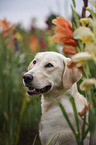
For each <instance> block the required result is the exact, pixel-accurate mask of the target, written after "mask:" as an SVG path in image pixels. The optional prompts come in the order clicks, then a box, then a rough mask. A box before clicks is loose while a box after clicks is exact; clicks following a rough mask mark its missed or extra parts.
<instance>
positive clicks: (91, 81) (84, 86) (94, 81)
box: [80, 78, 96, 91]
mask: <svg viewBox="0 0 96 145" xmlns="http://www.w3.org/2000/svg"><path fill="white" fill-rule="evenodd" d="M92 85H95V87H96V79H95V78H92V79H86V80H84V81H83V82H82V83H81V84H80V90H82V91H86V90H87V89H88V87H90V86H92Z"/></svg>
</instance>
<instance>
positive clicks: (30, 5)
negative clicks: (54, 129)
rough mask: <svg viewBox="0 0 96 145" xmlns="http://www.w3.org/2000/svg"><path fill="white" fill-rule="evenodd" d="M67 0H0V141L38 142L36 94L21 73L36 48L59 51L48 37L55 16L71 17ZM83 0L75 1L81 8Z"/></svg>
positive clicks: (1, 144)
mask: <svg viewBox="0 0 96 145" xmlns="http://www.w3.org/2000/svg"><path fill="white" fill-rule="evenodd" d="M71 4H72V1H71V0H35V1H34V0H26V1H24V0H0V145H34V144H35V145H40V140H39V137H38V134H39V122H40V116H41V107H40V99H41V98H40V96H32V97H28V96H27V95H26V91H27V90H26V88H25V87H23V83H22V76H23V74H24V72H26V71H27V66H28V65H29V63H30V61H32V59H33V58H34V55H35V54H36V53H37V52H41V51H50V50H51V51H57V52H58V51H60V48H61V47H62V46H60V45H58V44H57V43H55V42H53V41H52V40H51V36H52V34H53V27H54V25H53V24H52V23H51V21H52V19H54V18H56V16H63V17H65V18H67V19H68V20H70V21H71V19H72V12H71ZM82 6H83V1H82V0H79V1H76V11H77V12H78V14H79V15H81V12H82Z"/></svg>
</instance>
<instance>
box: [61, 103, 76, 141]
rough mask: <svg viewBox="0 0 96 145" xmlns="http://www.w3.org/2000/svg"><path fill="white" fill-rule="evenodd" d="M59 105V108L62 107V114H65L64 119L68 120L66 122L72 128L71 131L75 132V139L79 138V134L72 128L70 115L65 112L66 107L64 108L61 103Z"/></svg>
mask: <svg viewBox="0 0 96 145" xmlns="http://www.w3.org/2000/svg"><path fill="white" fill-rule="evenodd" d="M58 104H59V107H60V109H61V111H62V113H63V115H64V117H65V119H66V121H67V123H68V125H69V126H70V128H71V130H72V131H73V133H74V135H75V137H76V138H77V134H76V132H75V129H74V128H73V126H72V124H71V122H70V120H69V118H68V115H67V113H66V111H65V108H64V106H63V105H62V104H61V103H58Z"/></svg>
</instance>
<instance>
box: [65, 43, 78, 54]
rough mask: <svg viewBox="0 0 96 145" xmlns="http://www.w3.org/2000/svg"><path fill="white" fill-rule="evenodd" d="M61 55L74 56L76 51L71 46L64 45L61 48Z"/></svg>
mask: <svg viewBox="0 0 96 145" xmlns="http://www.w3.org/2000/svg"><path fill="white" fill-rule="evenodd" d="M63 53H64V54H67V55H68V56H72V55H75V54H76V53H77V50H76V49H75V47H74V46H71V45H65V46H64V48H63Z"/></svg>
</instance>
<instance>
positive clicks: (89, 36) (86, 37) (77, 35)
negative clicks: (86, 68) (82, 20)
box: [73, 27, 95, 44]
mask: <svg viewBox="0 0 96 145" xmlns="http://www.w3.org/2000/svg"><path fill="white" fill-rule="evenodd" d="M73 37H74V39H80V40H82V42H83V43H88V44H90V43H91V42H92V40H94V39H95V37H94V34H93V32H92V31H91V30H90V29H89V28H87V27H79V28H78V29H76V30H75V31H74V33H73Z"/></svg>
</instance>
